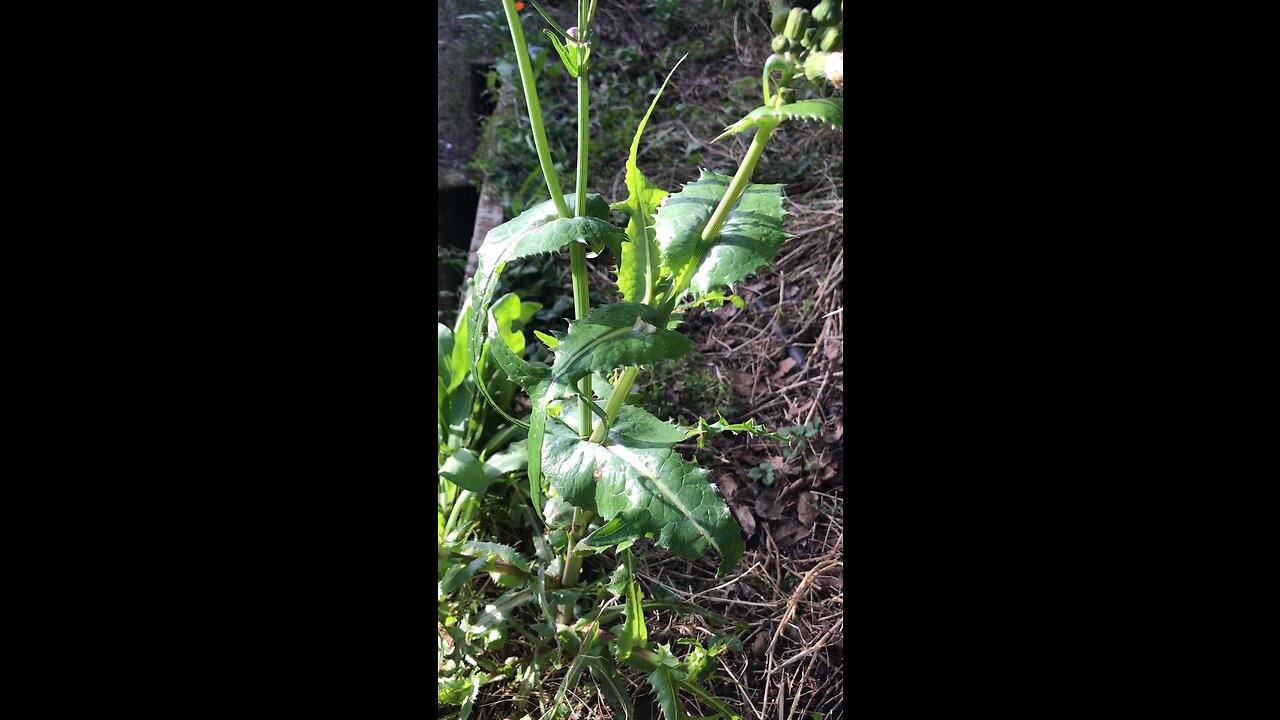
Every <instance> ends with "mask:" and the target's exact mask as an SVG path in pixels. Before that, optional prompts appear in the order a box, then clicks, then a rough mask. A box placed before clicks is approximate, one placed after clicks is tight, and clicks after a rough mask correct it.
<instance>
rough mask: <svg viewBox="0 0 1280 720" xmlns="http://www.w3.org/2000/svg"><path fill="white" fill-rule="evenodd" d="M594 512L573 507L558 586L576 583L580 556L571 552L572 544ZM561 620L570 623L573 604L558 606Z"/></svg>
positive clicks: (575, 541) (579, 536)
mask: <svg viewBox="0 0 1280 720" xmlns="http://www.w3.org/2000/svg"><path fill="white" fill-rule="evenodd" d="M595 516H596V514H595V513H593V512H590V511H588V510H582V509H580V508H574V509H573V526H572V527H571V528H570V531H569V544H568V545H566V546H565V557H564V575H562V576H561V578H560V587H573V586H574V585H577V584H578V575H579V574H580V573H581V572H582V556H581V555H574V554H573V546H574V545H577V544H578V541H579V540H581V539H582V536H583V534H585V532H586V528H587V525H590V524H591V521H592V520H594V519H595ZM560 617H561V622H563V623H565V624H566V625H568V624H572V623H573V620H574V617H573V605H572V604H565V605H561V606H560Z"/></svg>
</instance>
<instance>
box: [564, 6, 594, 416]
mask: <svg viewBox="0 0 1280 720" xmlns="http://www.w3.org/2000/svg"><path fill="white" fill-rule="evenodd" d="M582 13H583V8H582V6H581V3H579V7H578V27H579V28H580V30H579V31H578V35H579V37H580V38H581V37H585V35H584V30H582V29H581V28H583V27H584V26H585V23H584V18H583V15H582ZM590 108H591V99H590V92H589V88H588V87H587V69H586V68H585V67H583V68H580V69H579V70H578V171H577V198H576V200H575V203H574V210H575V211H576V214H577V216H578V217H582V216H583V215H585V214H586V208H587V202H586V197H587V150H588V147H589V139H590V130H591V109H590ZM569 260H570V263H571V269H572V271H573V315H574V318H576V319H578V320H581V319H582V318H583V317H584V316H585V315H586V314H587V311H588V310H590V309H591V291H590V287H589V286H588V281H587V250H586V248H585V247H583V245H582V243H578V242H575V243H573V244H572V245H571V246H570V247H569ZM578 391H579V392H581V393H582V397H585V398H590V397H591V376H590V375H588V376H586V377H584V378H582V380H581V381H580V382H579V383H578ZM579 410H580V414H579V416H578V428H579V431H580V432H581V433H582V434H583V435H587V434H588V433H590V432H591V410H590V409H588V408H587V406H586V405H585V404H583V405H580V406H579Z"/></svg>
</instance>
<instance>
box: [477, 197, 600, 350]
mask: <svg viewBox="0 0 1280 720" xmlns="http://www.w3.org/2000/svg"><path fill="white" fill-rule="evenodd" d="M564 200H565V203H566V204H567V205H568V207H569V210H570V211H571V212H573V211H576V208H577V196H576V194H569V195H565V196H564ZM586 203H587V206H586V208H585V209H586V213H585V215H584V216H583V217H571V218H562V217H560V216H559V214H558V212H557V211H556V207H555V204H554V203H553V202H552V201H550V200H547V201H545V202H542V203H539V204H537V205H534V206H533V207H531V208H529V209H528V210H526V211H524V212H523V213H521V214H520V215H519V217H517V218H515V219H513V220H509V221H507V222H505V223H503V224H501V225H499V226H498V227H496V228H494V229H492V230H490V231H489V234H488V235H486V236H485V239H484V242H483V243H482V244H481V245H480V249H479V250H477V251H476V258H477V265H476V275H475V282H474V283H473V285H472V288H471V314H470V321H469V326H468V331H469V332H468V336H467V350H468V352H469V353H470V354H471V365H472V366H474V365H475V364H476V363H478V362H479V360H480V349H481V347H483V345H484V341H485V340H487V339H488V329H489V328H488V323H487V322H486V319H487V318H488V316H489V303H490V301H491V300H492V299H493V293H494V291H495V290H496V289H497V286H498V278H499V276H500V275H501V274H502V269H503V268H504V267H506V265H507V263H509V262H511V261H513V260H519V259H521V258H527V257H532V256H534V255H540V254H543V253H549V252H555V251H556V250H559V249H560V248H562V247H564V246H565V245H568V244H569V243H571V242H581V243H584V244H586V245H588V246H589V247H590V251H591V252H592V253H599V252H600V250H601V249H602V248H603V247H604V246H605V245H606V244H608V243H610V242H617V241H619V240H620V239H621V237H622V231H620V230H618V228H616V227H614V226H613V224H612V223H610V222H608V217H609V206H608V204H606V203H605V202H604V200H602V199H601V198H600V196H599V195H587V201H586ZM455 342H456V341H455Z"/></svg>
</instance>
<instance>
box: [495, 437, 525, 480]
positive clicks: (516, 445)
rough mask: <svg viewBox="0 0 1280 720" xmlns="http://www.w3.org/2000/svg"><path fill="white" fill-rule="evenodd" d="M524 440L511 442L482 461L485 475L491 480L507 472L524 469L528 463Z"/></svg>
mask: <svg viewBox="0 0 1280 720" xmlns="http://www.w3.org/2000/svg"><path fill="white" fill-rule="evenodd" d="M526 444H527V443H526V442H525V441H524V440H517V441H516V442H513V443H511V444H510V445H508V446H507V447H506V448H505V449H503V450H502V451H501V452H498V453H495V454H494V455H492V456H490V457H489V459H488V460H485V461H484V474H485V477H487V478H489V479H490V480H493V479H494V478H497V477H499V476H501V475H505V474H507V473H512V472H518V471H520V470H524V469H525V468H526V467H528V465H529V454H528V452H527V449H526Z"/></svg>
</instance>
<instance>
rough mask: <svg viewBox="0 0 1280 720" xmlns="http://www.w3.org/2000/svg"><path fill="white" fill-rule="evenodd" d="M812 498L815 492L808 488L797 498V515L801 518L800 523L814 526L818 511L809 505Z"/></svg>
mask: <svg viewBox="0 0 1280 720" xmlns="http://www.w3.org/2000/svg"><path fill="white" fill-rule="evenodd" d="M812 499H813V493H811V492H809V491H808V490H806V491H804V492H802V493H800V497H799V498H798V499H797V500H796V517H797V518H798V519H799V520H800V524H802V525H804V526H805V527H813V521H814V519H815V516H816V515H817V512H816V511H815V510H814V509H813V508H812V507H810V505H809V502H810V500H812Z"/></svg>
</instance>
